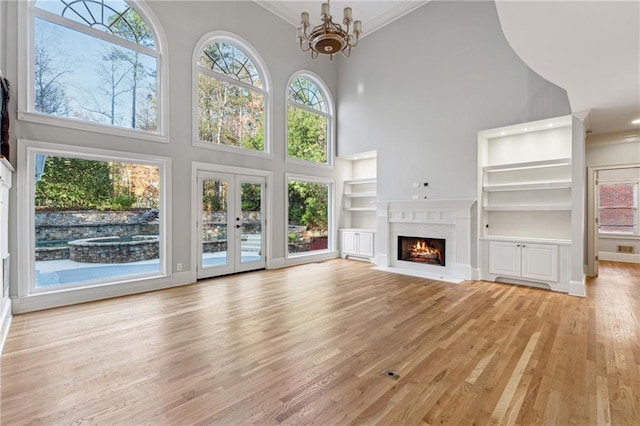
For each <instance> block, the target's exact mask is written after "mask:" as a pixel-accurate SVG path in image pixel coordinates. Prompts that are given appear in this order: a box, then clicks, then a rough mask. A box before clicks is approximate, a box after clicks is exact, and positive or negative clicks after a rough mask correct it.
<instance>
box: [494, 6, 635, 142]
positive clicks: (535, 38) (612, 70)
mask: <svg viewBox="0 0 640 426" xmlns="http://www.w3.org/2000/svg"><path fill="white" fill-rule="evenodd" d="M496 7H497V9H498V16H499V17H500V23H501V24H502V29H503V31H504V33H505V36H506V38H507V40H508V41H509V43H510V44H511V47H512V48H513V49H514V50H515V52H516V53H517V54H518V55H519V56H520V57H521V58H522V60H523V61H524V62H525V63H526V64H527V65H528V66H529V67H531V69H533V70H534V71H536V72H537V73H538V74H540V75H541V76H543V77H544V78H546V79H547V80H549V81H551V82H553V83H555V84H557V85H558V86H560V87H562V88H563V89H565V90H566V91H567V94H568V95H569V101H570V103H571V109H572V110H573V112H574V113H578V112H584V111H590V116H589V121H590V129H591V131H592V132H593V133H609V132H614V131H624V130H631V129H636V130H640V125H633V124H631V121H632V120H634V119H638V118H640V1H638V0H634V1H629V0H627V1H514V0H498V1H496Z"/></svg>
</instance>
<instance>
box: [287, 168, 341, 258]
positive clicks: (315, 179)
mask: <svg viewBox="0 0 640 426" xmlns="http://www.w3.org/2000/svg"><path fill="white" fill-rule="evenodd" d="M292 180H295V181H302V182H311V183H323V184H327V185H328V189H329V196H328V201H329V203H328V204H329V205H328V206H327V215H328V216H329V217H328V219H329V226H328V228H329V229H328V231H327V234H328V237H329V241H328V246H327V248H326V249H325V250H314V251H310V252H303V253H293V254H292V253H289V181H292ZM284 202H285V206H284V208H285V211H284V213H285V229H284V255H285V259H287V260H289V259H300V258H304V257H309V258H311V257H318V255H320V256H323V257H325V256H326V255H327V254H330V255H331V256H332V257H335V254H336V241H337V237H338V230H337V226H336V220H335V219H336V214H335V211H334V210H335V209H334V206H335V205H336V181H335V179H331V178H324V177H319V176H309V175H300V174H294V173H285V185H284ZM297 263H299V262H294V263H290V264H297Z"/></svg>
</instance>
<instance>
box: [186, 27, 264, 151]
mask: <svg viewBox="0 0 640 426" xmlns="http://www.w3.org/2000/svg"><path fill="white" fill-rule="evenodd" d="M196 90H197V109H198V111H197V139H198V142H200V145H201V146H202V144H203V143H204V144H205V146H206V144H209V145H210V146H211V145H212V144H213V145H217V146H229V147H234V148H242V149H246V150H250V151H262V152H264V151H266V144H265V110H266V102H267V88H266V84H265V78H264V73H263V71H262V70H261V68H260V66H259V65H258V62H257V60H256V59H255V55H251V54H249V49H248V48H246V47H244V46H241V45H240V43H239V42H235V41H233V40H231V39H230V38H229V37H222V38H219V37H218V38H216V37H214V38H213V39H210V40H209V41H207V42H206V43H205V44H204V47H201V48H200V50H199V53H198V57H197V89H196Z"/></svg>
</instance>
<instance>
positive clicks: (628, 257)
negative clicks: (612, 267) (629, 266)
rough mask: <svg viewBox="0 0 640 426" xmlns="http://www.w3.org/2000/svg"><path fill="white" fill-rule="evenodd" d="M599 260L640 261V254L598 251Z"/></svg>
mask: <svg viewBox="0 0 640 426" xmlns="http://www.w3.org/2000/svg"><path fill="white" fill-rule="evenodd" d="M598 260H610V261H612V262H627V263H640V254H632V253H614V252H610V251H600V252H598Z"/></svg>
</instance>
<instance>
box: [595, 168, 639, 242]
mask: <svg viewBox="0 0 640 426" xmlns="http://www.w3.org/2000/svg"><path fill="white" fill-rule="evenodd" d="M598 195H599V198H598V200H599V205H598V224H599V229H600V233H604V234H630V235H637V234H638V233H639V230H638V196H639V194H638V182H637V181H635V182H600V184H599V185H598Z"/></svg>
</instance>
